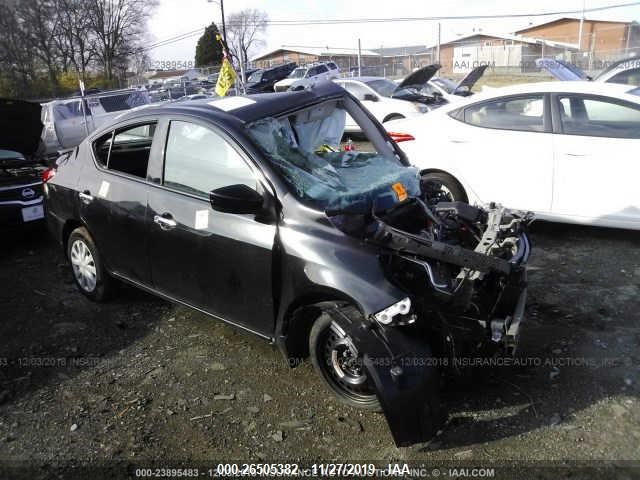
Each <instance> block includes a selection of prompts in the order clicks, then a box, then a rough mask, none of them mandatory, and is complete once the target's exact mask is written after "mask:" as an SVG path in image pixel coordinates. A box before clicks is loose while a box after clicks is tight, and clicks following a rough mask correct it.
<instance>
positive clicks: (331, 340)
mask: <svg viewBox="0 0 640 480" xmlns="http://www.w3.org/2000/svg"><path fill="white" fill-rule="evenodd" d="M309 351H310V353H311V362H312V363H313V366H314V368H315V369H316V371H317V372H318V374H319V375H320V378H322V380H323V381H324V382H325V383H326V384H327V386H328V387H329V388H330V389H331V390H333V392H334V393H335V394H336V396H337V397H338V399H339V400H340V401H342V402H343V403H346V404H347V405H350V406H352V407H356V408H361V409H365V410H373V411H381V407H380V402H379V401H378V398H377V396H376V394H375V391H374V389H373V385H372V383H371V381H370V380H369V378H368V377H367V374H366V371H365V368H364V366H363V365H362V357H361V355H360V354H359V353H358V349H357V346H356V345H355V344H354V342H353V340H352V339H351V337H349V336H348V335H347V334H346V333H345V331H344V330H343V329H342V327H340V325H339V324H338V323H337V322H336V321H335V320H334V319H333V318H332V317H331V316H330V315H329V314H328V313H323V314H322V315H321V316H320V317H319V318H318V319H317V320H316V321H315V323H314V324H313V327H312V328H311V334H310V335H309Z"/></svg>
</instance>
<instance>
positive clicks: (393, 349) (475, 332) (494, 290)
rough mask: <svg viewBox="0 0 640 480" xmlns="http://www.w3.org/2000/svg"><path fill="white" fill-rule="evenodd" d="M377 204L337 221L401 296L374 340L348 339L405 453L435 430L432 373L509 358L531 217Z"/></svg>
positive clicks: (381, 319)
mask: <svg viewBox="0 0 640 480" xmlns="http://www.w3.org/2000/svg"><path fill="white" fill-rule="evenodd" d="M380 198H382V199H383V200H382V202H381V201H380ZM376 203H377V204H376V205H374V208H373V209H372V212H371V213H370V214H369V215H366V216H353V215H338V216H335V217H333V221H334V224H335V225H336V226H338V227H339V228H341V229H342V230H343V231H345V232H347V233H349V234H351V235H355V236H359V237H361V238H362V239H363V240H364V241H365V242H366V243H368V244H371V245H375V246H376V248H378V249H379V252H380V255H379V258H380V262H381V264H382V268H383V270H384V272H385V275H386V277H387V278H388V279H389V281H390V282H391V283H393V284H395V285H396V286H397V287H399V288H400V289H401V290H402V291H404V292H406V293H407V298H406V299H404V300H401V301H400V302H398V303H396V304H394V305H391V306H389V308H387V309H385V310H383V311H381V312H377V313H375V314H374V315H372V316H371V319H370V320H372V322H371V325H372V326H371V328H370V331H372V332H373V331H377V332H379V334H377V335H374V336H372V335H368V336H365V335H363V334H362V333H361V332H359V330H358V329H357V328H352V329H350V333H351V334H352V335H353V337H354V338H357V337H358V336H359V337H360V338H359V339H358V340H359V343H360V344H361V345H362V346H363V352H364V353H365V366H366V367H367V374H368V376H369V378H371V379H372V380H373V381H374V384H375V387H376V391H377V392H378V397H379V398H380V402H381V404H382V406H383V409H384V412H385V415H386V417H387V421H388V422H389V427H390V429H391V432H392V434H393V436H394V440H395V442H396V444H397V445H410V444H412V443H416V442H419V441H425V440H427V439H428V438H430V437H431V436H432V435H433V434H435V431H436V430H437V429H438V428H440V427H439V426H438V418H441V419H442V417H441V416H440V415H439V413H438V407H437V405H436V403H437V401H436V400H435V399H436V398H437V397H436V393H435V392H437V390H438V386H437V383H438V381H437V380H436V379H435V377H434V373H435V371H437V370H442V369H452V370H453V371H454V372H455V371H457V370H459V367H460V366H461V365H462V366H463V365H465V361H464V360H465V356H471V355H473V356H493V355H496V354H498V355H500V354H502V355H504V354H508V355H510V354H513V353H514V351H515V348H516V346H517V342H518V334H519V330H520V325H521V322H522V319H523V314H524V308H525V302H526V292H527V272H526V264H527V260H528V258H529V254H530V251H531V246H530V243H529V239H528V236H527V233H526V230H527V226H528V224H529V223H530V222H531V221H532V220H533V215H532V214H530V213H524V212H518V211H512V210H508V209H506V208H503V207H501V206H499V205H493V204H492V205H488V206H487V207H486V208H478V207H474V206H471V205H468V204H466V203H462V202H449V201H446V199H444V200H443V199H442V197H440V196H439V195H435V196H432V195H428V194H426V195H425V194H423V195H422V196H421V197H412V198H408V199H406V200H405V201H403V202H401V203H395V204H391V205H390V207H389V208H385V206H384V205H381V203H388V202H387V201H386V200H384V197H379V201H378V202H376ZM369 357H372V358H377V359H378V360H377V361H376V360H371V359H370V358H369ZM380 358H384V359H386V360H385V362H380V361H379V359H380ZM449 371H451V370H449ZM425 409H427V410H428V413H427V410H425ZM426 419H428V421H426Z"/></svg>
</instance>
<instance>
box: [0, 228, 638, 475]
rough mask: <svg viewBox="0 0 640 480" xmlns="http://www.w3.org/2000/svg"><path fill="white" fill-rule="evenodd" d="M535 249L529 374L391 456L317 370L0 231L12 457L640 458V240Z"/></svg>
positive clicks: (622, 236)
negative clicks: (84, 275)
mask: <svg viewBox="0 0 640 480" xmlns="http://www.w3.org/2000/svg"><path fill="white" fill-rule="evenodd" d="M33 237H36V238H33ZM532 240H533V245H534V251H533V255H532V258H531V262H530V267H531V268H530V289H529V292H530V296H529V302H528V308H527V315H528V319H527V322H526V326H525V327H524V331H523V334H522V343H521V348H520V350H519V352H518V356H517V357H516V359H517V360H518V361H519V362H518V363H520V365H513V366H502V367H493V368H490V367H486V368H480V369H477V370H476V371H474V372H473V374H472V375H468V376H467V377H465V378H461V379H458V380H456V381H453V382H450V383H449V384H448V385H447V387H446V390H445V392H444V399H445V401H446V402H447V404H448V408H449V412H450V420H449V422H448V424H447V426H446V427H445V428H444V430H443V432H442V433H441V434H440V435H439V436H437V437H436V438H435V439H434V440H432V441H431V442H429V443H427V444H420V445H415V446H412V447H409V448H396V447H395V446H394V445H393V442H392V439H391V435H390V433H389V431H388V428H387V425H386V422H385V419H384V417H383V416H382V415H380V414H374V413H360V412H358V411H356V410H353V409H350V408H348V407H344V406H342V404H340V403H338V402H336V401H335V400H334V398H333V396H332V395H330V394H328V392H327V391H326V390H325V389H324V387H323V386H322V385H321V384H320V381H319V379H317V378H316V375H315V374H314V372H313V369H312V367H311V365H310V364H309V363H305V364H303V365H302V366H299V367H298V368H295V369H289V368H288V367H287V366H285V364H284V363H283V361H282V358H281V356H280V353H279V352H278V351H277V350H275V349H274V348H273V347H272V346H270V345H268V344H267V343H265V342H264V341H263V340H260V339H258V338H255V337H253V336H251V335H249V334H245V333H242V332H239V331H236V330H234V329H232V328H230V327H228V326H226V325H224V324H222V323H219V322H216V321H213V320H211V319H208V318H207V317H205V316H204V315H202V314H199V313H197V312H193V311H190V310H188V309H186V308H183V307H176V306H173V305H171V304H168V303H166V302H164V301H161V300H158V299H156V298H154V297H152V296H150V295H147V294H145V293H142V292H139V291H137V290H134V289H132V288H128V287H123V288H122V289H121V291H120V294H119V296H118V297H117V299H115V300H114V301H112V302H110V303H107V304H102V305H100V304H94V303H91V302H90V301H88V300H86V299H85V298H84V297H83V296H82V295H80V294H79V293H78V292H77V291H76V289H75V286H74V284H73V282H72V278H71V273H70V270H69V268H68V266H67V264H66V262H65V260H64V258H63V257H62V254H61V253H60V251H59V250H58V248H57V246H56V245H55V244H54V243H53V242H51V241H50V240H48V239H47V238H46V235H44V234H43V233H41V232H40V233H38V232H36V235H33V236H32V237H31V238H30V237H29V236H26V237H25V236H20V235H17V236H6V235H5V236H4V238H3V240H2V245H1V246H2V248H1V251H0V285H2V288H1V289H0V305H1V310H0V311H1V316H2V321H1V322H0V338H1V339H2V340H1V341H2V348H1V349H0V463H3V464H6V465H8V464H12V465H21V463H20V462H25V463H24V464H26V465H32V466H33V465H46V464H59V463H62V464H65V463H67V464H73V463H78V462H85V463H87V462H88V463H104V462H111V461H134V462H135V461H141V462H145V461H152V460H162V461H180V462H194V461H203V462H206V461H211V460H212V459H216V460H217V461H223V460H227V461H248V462H263V461H268V462H273V461H276V460H279V461H284V460H287V461H306V462H309V461H319V460H322V461H332V460H333V461H364V460H375V461H378V462H383V463H385V464H386V463H387V462H390V461H430V462H443V461H446V460H451V461H456V462H462V461H472V462H476V461H477V462H484V461H492V462H497V464H505V463H509V462H511V461H518V462H522V461H525V462H534V463H535V462H539V463H538V464H539V465H542V464H544V462H548V461H550V460H589V461H591V460H620V461H622V460H635V461H638V460H640V400H639V399H638V393H639V392H640V354H639V353H638V352H639V346H640V318H639V314H638V311H639V310H640V295H639V293H640V249H639V248H638V246H639V245H640V232H626V231H621V230H608V229H594V228H585V227H574V226H558V225H551V224H544V223H538V224H535V225H534V227H533V231H532ZM12 461H16V462H18V463H11V462H12ZM616 471H618V470H616ZM636 472H637V471H636ZM632 473H633V472H632ZM45 476H46V475H45ZM0 477H2V474H1V472H0ZM627 478H633V477H632V476H629V477H627Z"/></svg>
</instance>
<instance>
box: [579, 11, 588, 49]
mask: <svg viewBox="0 0 640 480" xmlns="http://www.w3.org/2000/svg"><path fill="white" fill-rule="evenodd" d="M586 3H587V0H582V16H581V17H580V28H579V30H578V51H581V50H582V33H583V31H584V10H585V4H586Z"/></svg>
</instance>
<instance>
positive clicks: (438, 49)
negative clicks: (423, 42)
mask: <svg viewBox="0 0 640 480" xmlns="http://www.w3.org/2000/svg"><path fill="white" fill-rule="evenodd" d="M440 33H441V25H440V22H438V47H437V55H436V57H437V58H438V62H437V63H438V65H440Z"/></svg>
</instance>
